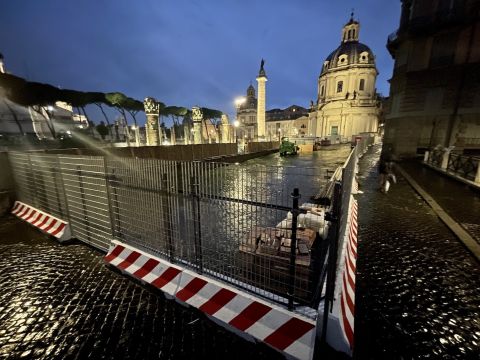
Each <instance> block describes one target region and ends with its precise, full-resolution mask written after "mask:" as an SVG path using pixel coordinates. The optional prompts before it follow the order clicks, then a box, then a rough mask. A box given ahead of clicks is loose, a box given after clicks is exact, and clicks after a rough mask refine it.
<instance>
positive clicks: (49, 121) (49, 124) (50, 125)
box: [32, 105, 57, 139]
mask: <svg viewBox="0 0 480 360" xmlns="http://www.w3.org/2000/svg"><path fill="white" fill-rule="evenodd" d="M32 109H33V111H35V112H36V113H37V114H40V115H41V116H42V117H43V118H44V119H45V120H46V122H47V127H48V130H50V133H51V134H52V137H53V139H56V138H57V134H56V132H55V126H54V125H53V120H52V119H51V115H50V114H49V112H48V111H47V110H45V109H44V108H43V106H40V105H38V109H37V108H36V107H35V106H32ZM41 109H43V110H44V111H45V113H46V114H47V115H48V116H45V115H44V114H43V112H42V111H41Z"/></svg>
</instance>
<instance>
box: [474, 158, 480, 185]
mask: <svg viewBox="0 0 480 360" xmlns="http://www.w3.org/2000/svg"><path fill="white" fill-rule="evenodd" d="M475 183H477V184H480V160H479V161H478V162H477V174H476V176H475Z"/></svg>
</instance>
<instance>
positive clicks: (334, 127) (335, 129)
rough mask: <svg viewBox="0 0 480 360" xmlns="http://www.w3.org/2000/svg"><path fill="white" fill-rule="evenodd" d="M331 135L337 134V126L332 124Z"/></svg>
mask: <svg viewBox="0 0 480 360" xmlns="http://www.w3.org/2000/svg"><path fill="white" fill-rule="evenodd" d="M331 135H338V126H332V132H331Z"/></svg>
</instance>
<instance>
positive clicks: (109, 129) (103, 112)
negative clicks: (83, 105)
mask: <svg viewBox="0 0 480 360" xmlns="http://www.w3.org/2000/svg"><path fill="white" fill-rule="evenodd" d="M95 105H97V106H98V107H99V108H100V111H101V112H102V114H103V117H104V118H105V121H106V122H107V125H108V133H109V134H110V142H111V143H113V134H112V127H111V125H110V120H108V117H107V114H105V111H104V110H103V107H102V104H99V103H95Z"/></svg>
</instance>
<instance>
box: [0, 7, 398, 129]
mask: <svg viewBox="0 0 480 360" xmlns="http://www.w3.org/2000/svg"><path fill="white" fill-rule="evenodd" d="M352 8H355V18H356V19H358V20H359V21H360V23H361V30H360V41H361V42H363V43H365V44H366V45H368V46H369V47H370V48H371V49H372V50H373V52H374V54H375V55H376V61H377V68H378V70H379V72H380V75H379V77H378V78H377V88H378V91H379V92H380V93H382V94H384V95H388V82H387V80H388V79H389V78H390V76H391V74H392V66H393V61H392V59H391V57H390V55H389V54H388V52H387V50H386V48H385V44H386V41H387V37H388V35H389V34H390V33H391V32H393V31H394V30H395V29H396V28H397V27H398V23H399V18H400V1H399V0H393V1H385V0H362V1H353V0H339V1H327V0H262V1H260V0H203V1H201V0H190V1H188V0H152V1H146V0H142V1H127V0H115V1H114V0H110V1H106V0H96V1H93V0H88V1H65V0H42V1H35V0H30V1H26V0H15V1H13V0H12V1H7V0H3V1H0V52H1V53H2V54H3V55H4V57H5V64H6V67H7V71H9V72H11V73H13V74H16V75H18V76H22V77H25V78H27V79H28V80H31V81H38V82H45V83H50V84H52V85H55V86H59V87H62V88H70V89H76V90H85V91H104V92H110V91H121V92H123V93H125V94H126V95H128V96H131V97H134V98H137V99H139V100H143V99H144V98H145V97H146V96H153V97H156V98H157V99H158V100H161V101H163V102H165V103H166V104H167V105H177V106H186V107H191V106H193V105H200V106H204V107H210V108H215V109H219V110H222V111H224V112H226V113H228V114H229V115H230V116H231V115H232V114H233V113H234V105H233V101H234V99H235V98H236V97H238V96H241V95H244V94H245V91H246V88H247V87H248V85H249V83H250V81H251V82H252V83H253V84H254V85H255V87H256V81H255V76H256V75H257V73H258V69H259V65H260V60H261V58H262V57H263V58H264V59H265V70H266V72H267V76H268V82H267V109H270V108H276V107H279V108H285V107H287V106H290V105H292V104H296V105H300V106H304V107H308V104H309V102H310V100H315V99H316V95H317V94H316V92H317V79H318V75H319V73H320V69H321V66H322V64H323V61H324V59H325V58H326V57H327V56H328V54H329V53H330V52H332V51H333V50H334V49H335V48H336V47H337V46H338V45H339V44H340V34H341V29H342V26H343V25H344V24H345V23H346V22H347V21H348V19H349V16H350V12H351V9H352ZM93 117H94V120H100V117H97V115H96V114H95V113H93ZM143 121H144V120H143V119H142V122H143Z"/></svg>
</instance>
